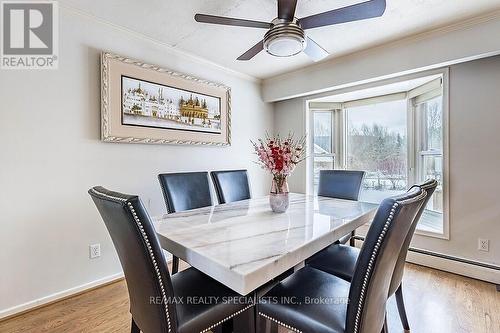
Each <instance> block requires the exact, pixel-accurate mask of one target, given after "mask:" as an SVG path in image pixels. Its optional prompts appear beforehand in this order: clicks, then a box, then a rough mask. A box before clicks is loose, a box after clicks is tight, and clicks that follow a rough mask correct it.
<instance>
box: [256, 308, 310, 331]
mask: <svg viewBox="0 0 500 333" xmlns="http://www.w3.org/2000/svg"><path fill="white" fill-rule="evenodd" d="M259 315H260V316H262V317H264V318H266V319H269V320H271V321H274V322H275V323H276V324H278V325H280V326H283V327H285V328H286V329H289V330H292V331H294V332H297V333H302V331H301V330H299V329H297V328H295V327H293V326H290V325H288V324H285V323H284V322H282V321H279V320H277V319H274V318H273V317H270V316H268V315H266V314H265V313H262V312H259Z"/></svg>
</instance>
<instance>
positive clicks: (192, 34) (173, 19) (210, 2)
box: [60, 0, 500, 78]
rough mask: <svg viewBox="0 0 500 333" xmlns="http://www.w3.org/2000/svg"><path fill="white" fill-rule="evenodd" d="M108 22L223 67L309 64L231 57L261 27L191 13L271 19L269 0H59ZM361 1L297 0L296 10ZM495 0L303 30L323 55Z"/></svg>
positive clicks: (448, 19)
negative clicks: (204, 20)
mask: <svg viewBox="0 0 500 333" xmlns="http://www.w3.org/2000/svg"><path fill="white" fill-rule="evenodd" d="M60 2H61V3H63V5H66V6H69V7H73V8H76V9H78V10H81V11H84V12H86V13H88V14H91V15H94V16H96V17H98V18H100V19H103V20H105V21H108V22H110V23H113V24H116V25H119V26H122V27H125V28H128V29H130V30H133V31H135V32H138V33H141V34H144V35H146V36H148V37H150V38H154V39H156V40H159V41H161V42H163V43H166V44H169V45H171V46H173V47H174V48H178V49H181V50H183V51H186V52H189V53H191V54H194V55H196V56H198V57H202V58H204V59H207V60H210V61H212V62H215V63H217V64H219V65H222V66H224V67H228V68H230V69H233V70H236V71H238V72H242V73H245V74H248V75H251V76H253V77H256V78H267V77H271V76H274V75H277V74H280V73H283V72H286V71H291V70H294V69H297V68H300V67H304V66H308V65H310V64H312V61H311V60H310V59H309V58H308V57H307V56H305V55H304V54H299V55H297V56H294V57H290V58H275V57H272V56H270V55H268V54H266V53H265V52H261V53H260V54H258V55H257V56H256V57H254V58H253V59H252V60H250V61H246V62H241V61H237V60H236V58H237V57H238V56H239V55H240V54H242V53H243V52H245V51H246V50H247V49H249V48H250V47H251V46H253V45H254V44H255V43H257V42H258V41H259V40H261V39H262V37H263V35H264V33H265V30H264V29H255V28H241V27H228V26H216V25H208V24H201V23H197V22H195V21H194V18H193V17H194V14H195V13H205V14H213V15H223V16H233V17H238V18H245V19H252V20H260V21H271V20H272V19H273V18H275V17H276V11H277V9H276V0H182V1H181V0H142V1H134V0H105V1H103V0H60ZM358 2H363V1H360V0H298V5H297V13H296V16H297V17H299V18H300V17H304V16H307V15H311V14H315V13H320V12H323V11H327V10H331V9H334V8H338V7H343V6H347V5H351V4H354V3H358ZM499 9H500V0H387V10H386V12H385V14H384V16H383V17H381V18H376V19H370V20H365V21H359V22H352V23H346V24H341V25H336V26H330V27H322V28H316V29H311V30H308V31H307V34H308V35H309V36H310V37H311V38H313V39H314V40H315V41H316V42H318V43H319V44H320V45H321V46H323V48H325V49H326V50H327V51H328V52H330V54H331V55H330V57H329V58H332V57H336V56H339V55H345V54H348V53H351V52H354V51H358V50H361V49H365V48H369V47H372V46H375V45H380V44H383V43H386V42H389V41H392V40H396V39H400V38H402V37H406V36H410V35H413V34H417V33H420V32H424V31H428V30H432V29H435V28H438V27H442V26H445V25H449V24H451V23H455V22H458V21H460V20H463V19H465V18H470V17H474V16H478V15H482V14H485V13H487V12H489V11H493V10H499Z"/></svg>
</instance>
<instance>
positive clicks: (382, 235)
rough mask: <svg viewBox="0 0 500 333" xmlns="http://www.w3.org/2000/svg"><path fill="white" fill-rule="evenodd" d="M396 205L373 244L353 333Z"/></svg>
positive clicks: (396, 204)
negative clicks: (369, 279)
mask: <svg viewBox="0 0 500 333" xmlns="http://www.w3.org/2000/svg"><path fill="white" fill-rule="evenodd" d="M398 205H399V204H398V203H397V202H395V203H394V204H393V205H392V208H391V211H390V213H389V217H388V218H387V220H386V221H385V224H384V228H383V230H382V232H381V233H380V235H379V236H378V239H377V243H376V244H375V248H374V250H373V252H372V255H371V257H370V261H369V262H368V268H367V270H366V274H365V277H364V279H363V285H362V286H361V293H360V296H359V298H360V299H359V303H358V309H357V311H356V318H355V321H354V333H357V332H358V330H359V321H360V319H361V311H362V310H363V305H364V301H365V292H366V287H367V286H368V278H369V276H370V273H371V271H372V268H373V264H374V263H375V259H376V258H377V254H378V249H379V248H380V245H381V244H382V241H383V240H384V237H385V234H386V232H387V229H388V228H389V225H390V224H391V222H392V219H393V218H394V213H395V212H396V208H397V207H398Z"/></svg>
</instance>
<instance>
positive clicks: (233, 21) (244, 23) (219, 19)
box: [194, 14, 271, 29]
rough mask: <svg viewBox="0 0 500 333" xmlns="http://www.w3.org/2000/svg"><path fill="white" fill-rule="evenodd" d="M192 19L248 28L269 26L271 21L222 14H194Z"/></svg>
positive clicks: (266, 27)
mask: <svg viewBox="0 0 500 333" xmlns="http://www.w3.org/2000/svg"><path fill="white" fill-rule="evenodd" d="M194 19H195V20H196V22H201V23H211V24H222V25H234V26H238V27H249V28H263V29H269V28H271V23H267V22H260V21H252V20H243V19H237V18H232V17H224V16H215V15H206V14H196V15H195V16H194Z"/></svg>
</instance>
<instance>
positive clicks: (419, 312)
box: [0, 264, 500, 333]
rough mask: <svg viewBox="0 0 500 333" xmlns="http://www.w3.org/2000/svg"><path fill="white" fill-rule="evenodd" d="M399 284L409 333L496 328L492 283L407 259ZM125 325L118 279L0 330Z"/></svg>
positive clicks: (394, 322)
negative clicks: (414, 262) (401, 285)
mask: <svg viewBox="0 0 500 333" xmlns="http://www.w3.org/2000/svg"><path fill="white" fill-rule="evenodd" d="M403 284H404V296H405V300H406V304H407V310H408V317H409V321H410V326H411V329H412V330H411V331H412V332H413V333H434V332H435V333H465V332H470V333H483V332H484V333H486V332H488V333H490V332H492V333H500V292H497V291H496V289H495V285H493V284H489V283H486V282H482V281H477V280H473V279H469V278H465V277H461V276H458V275H454V274H450V273H445V272H441V271H437V270H433V269H429V268H425V267H421V266H416V265H411V264H408V265H407V268H406V272H405V277H404V282H403ZM388 311H389V331H390V332H391V333H393V332H398V333H399V332H403V329H402V327H401V324H400V322H399V317H398V315H397V309H396V303H395V301H394V299H391V300H390V302H389V306H388ZM129 325H130V314H129V312H128V297H127V287H126V285H125V282H124V281H119V282H116V283H113V284H110V285H108V286H105V287H102V288H99V289H95V290H92V291H90V292H87V293H85V294H82V295H79V296H75V297H73V298H70V299H67V300H64V301H61V302H58V303H54V304H52V305H49V306H46V307H43V308H40V309H37V310H34V311H32V312H29V313H26V314H24V315H21V316H18V317H14V318H11V319H8V320H6V321H3V322H0V332H1V333H14V332H16V333H17V332H23V333H31V332H33V333H45V332H51V333H52V332H54V333H62V332H65V333H69V332H71V333H73V332H74V333H77V332H78V333H85V332H99V333H108V332H119V333H128V332H130V328H129ZM282 332H286V331H282Z"/></svg>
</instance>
